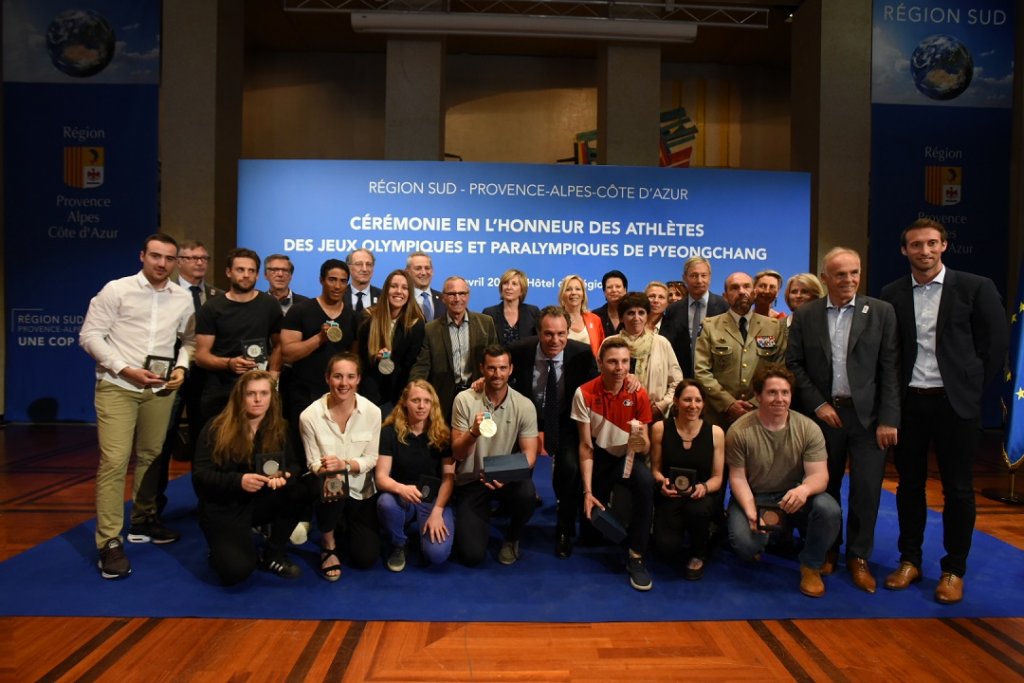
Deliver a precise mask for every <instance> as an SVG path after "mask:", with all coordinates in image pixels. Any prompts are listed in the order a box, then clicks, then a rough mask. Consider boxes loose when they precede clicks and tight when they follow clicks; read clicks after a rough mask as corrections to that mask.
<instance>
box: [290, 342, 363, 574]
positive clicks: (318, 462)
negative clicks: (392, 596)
mask: <svg viewBox="0 0 1024 683" xmlns="http://www.w3.org/2000/svg"><path fill="white" fill-rule="evenodd" d="M326 380H327V388H328V391H327V393H326V394H324V395H323V396H321V397H320V398H319V399H317V400H316V401H314V402H313V403H312V404H311V405H310V406H309V407H308V408H306V409H305V410H304V411H302V415H300V416H299V429H300V431H301V433H302V444H303V446H304V447H305V449H306V464H307V466H308V467H309V471H310V473H312V474H313V475H316V476H315V477H310V478H309V479H310V480H311V481H312V482H313V485H314V487H315V489H316V492H317V495H318V498H319V497H320V496H321V492H322V491H324V490H325V488H326V483H327V480H328V479H334V480H343V479H346V478H347V480H348V492H347V495H346V496H345V497H344V498H342V499H341V500H338V501H336V502H323V500H322V499H321V502H319V503H318V504H317V506H316V517H317V528H318V529H319V530H320V533H321V536H322V542H321V552H320V571H321V574H322V575H323V577H324V578H325V579H327V580H328V581H337V580H338V579H339V578H341V560H340V558H339V556H338V545H339V542H340V545H341V549H342V552H343V554H344V555H345V558H346V561H348V563H349V564H351V565H353V566H355V567H361V568H365V567H369V566H371V565H373V564H374V563H375V562H376V561H377V560H378V559H379V557H380V531H379V529H378V524H377V503H376V499H375V497H374V496H375V494H376V487H375V486H374V481H373V468H374V466H375V465H376V464H377V454H378V452H379V450H380V449H379V444H380V408H378V407H377V406H375V405H373V403H371V402H370V401H368V400H367V399H366V398H364V397H362V396H360V395H359V394H358V393H357V391H358V389H359V380H360V368H359V358H358V357H357V356H356V355H355V354H353V353H341V354H338V355H336V356H334V357H333V358H331V360H330V363H329V364H328V366H327V376H326ZM342 520H344V522H345V524H344V527H343V528H344V532H345V537H344V538H336V536H337V535H338V534H337V529H338V526H339V522H341V521H342Z"/></svg>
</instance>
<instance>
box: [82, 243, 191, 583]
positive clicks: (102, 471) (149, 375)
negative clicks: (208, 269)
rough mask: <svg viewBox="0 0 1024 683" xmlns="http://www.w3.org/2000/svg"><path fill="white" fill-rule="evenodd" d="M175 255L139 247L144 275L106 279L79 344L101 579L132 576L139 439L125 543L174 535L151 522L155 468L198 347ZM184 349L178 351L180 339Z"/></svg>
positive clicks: (167, 246) (173, 250)
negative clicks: (87, 382)
mask: <svg viewBox="0 0 1024 683" xmlns="http://www.w3.org/2000/svg"><path fill="white" fill-rule="evenodd" d="M177 256H178V245H177V243H176V242H175V241H174V238H172V237H170V236H168V235H163V234H156V235H150V236H149V237H148V238H146V241H145V242H144V243H143V249H142V252H141V253H140V254H139V260H140V261H141V262H142V270H141V271H140V272H139V273H138V274H136V275H131V276H128V277H123V278H120V279H118V280H113V281H111V282H108V283H107V284H106V286H104V287H103V289H102V290H100V293H99V294H97V295H96V296H95V297H94V298H93V300H92V301H91V302H90V303H89V311H88V313H87V314H86V316H85V321H84V322H83V323H82V330H81V333H80V335H79V343H80V344H81V345H82V348H83V349H85V351H86V353H88V354H89V355H90V356H92V357H93V359H95V361H96V379H97V382H96V399H95V403H96V431H97V435H98V437H99V447H100V463H99V467H98V469H97V472H96V547H97V548H98V550H99V562H98V566H99V569H100V574H101V575H102V576H103V578H105V579H118V578H122V577H125V576H128V575H129V574H130V573H131V571H132V570H131V563H130V562H129V561H128V558H127V556H126V555H125V553H124V548H123V539H122V537H121V530H122V527H123V525H124V480H125V474H126V472H127V469H128V461H129V460H130V458H131V454H132V442H133V440H134V441H135V451H136V464H135V475H134V481H133V485H132V499H133V503H134V505H133V507H132V514H131V527H130V528H129V530H128V540H129V541H131V542H133V543H148V542H153V543H173V542H174V541H177V540H178V539H179V538H180V534H179V533H178V532H176V531H173V530H171V529H167V528H166V527H164V526H163V525H162V524H160V522H159V520H158V519H157V516H156V515H157V507H156V488H157V477H156V468H154V467H152V465H153V462H154V461H155V460H156V458H157V457H158V456H159V454H160V450H161V447H162V446H163V442H164V436H165V434H166V430H167V421H168V419H169V418H170V413H171V407H172V405H173V402H174V392H175V390H177V389H178V387H180V386H181V384H182V382H184V381H185V374H186V370H187V368H188V365H189V360H190V359H191V357H192V353H193V351H194V349H195V331H194V326H195V309H194V308H193V305H192V298H191V296H190V295H189V294H188V293H187V292H185V290H183V289H182V288H181V287H179V286H178V285H177V284H175V283H173V282H170V281H169V278H170V274H171V271H172V270H173V269H174V265H175V262H176V261H177ZM178 339H180V340H181V347H180V348H179V349H178V352H177V354H176V355H173V354H174V349H175V345H176V341H177V340H178Z"/></svg>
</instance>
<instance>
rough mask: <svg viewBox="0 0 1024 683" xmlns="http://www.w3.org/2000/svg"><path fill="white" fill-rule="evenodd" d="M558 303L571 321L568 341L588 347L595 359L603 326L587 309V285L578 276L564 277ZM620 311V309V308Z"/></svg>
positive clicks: (602, 334)
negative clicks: (581, 343) (574, 341)
mask: <svg viewBox="0 0 1024 683" xmlns="http://www.w3.org/2000/svg"><path fill="white" fill-rule="evenodd" d="M558 303H559V304H561V306H562V308H564V309H565V312H566V313H568V314H569V317H570V318H571V319H572V322H571V324H570V325H569V339H575V340H576V341H580V342H583V343H584V344H589V345H590V350H591V351H592V352H593V354H594V358H597V357H598V355H600V353H601V342H603V341H604V325H603V324H602V323H601V318H599V317H598V316H596V315H594V314H593V313H591V312H590V310H589V309H588V308H587V285H586V283H585V282H584V281H583V278H581V277H580V276H579V275H566V276H565V278H564V279H563V280H562V283H561V285H560V286H559V288H558ZM620 309H621V307H620Z"/></svg>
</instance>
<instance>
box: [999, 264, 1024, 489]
mask: <svg viewBox="0 0 1024 683" xmlns="http://www.w3.org/2000/svg"><path fill="white" fill-rule="evenodd" d="M1022 329H1024V268H1021V271H1020V281H1019V282H1018V283H1017V305H1016V307H1015V309H1014V310H1013V311H1011V312H1010V370H1009V372H1008V373H1007V376H1006V379H1007V392H1006V394H1007V395H1006V398H1005V399H1004V400H1005V401H1006V442H1005V443H1004V445H1003V456H1004V457H1005V458H1006V463H1007V464H1008V465H1009V466H1010V469H1016V468H1017V467H1019V466H1020V464H1021V461H1022V460H1024V334H1022V332H1021V331H1022Z"/></svg>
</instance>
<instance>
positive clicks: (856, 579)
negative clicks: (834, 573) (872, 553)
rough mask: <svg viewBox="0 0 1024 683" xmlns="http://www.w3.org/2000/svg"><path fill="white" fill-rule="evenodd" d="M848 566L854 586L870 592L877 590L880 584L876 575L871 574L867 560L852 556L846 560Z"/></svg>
mask: <svg viewBox="0 0 1024 683" xmlns="http://www.w3.org/2000/svg"><path fill="white" fill-rule="evenodd" d="M846 566H847V568H848V569H849V570H850V578H851V579H852V580H853V585H854V586H856V587H857V588H859V589H861V590H862V591H865V592H868V593H874V592H875V589H877V588H878V585H877V584H876V583H875V577H873V576H871V570H870V569H868V561H867V560H863V559H861V558H859V557H851V558H850V559H848V560H847V561H846ZM911 566H913V565H911Z"/></svg>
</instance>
